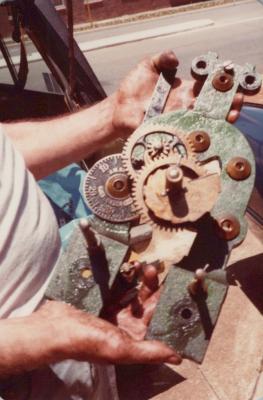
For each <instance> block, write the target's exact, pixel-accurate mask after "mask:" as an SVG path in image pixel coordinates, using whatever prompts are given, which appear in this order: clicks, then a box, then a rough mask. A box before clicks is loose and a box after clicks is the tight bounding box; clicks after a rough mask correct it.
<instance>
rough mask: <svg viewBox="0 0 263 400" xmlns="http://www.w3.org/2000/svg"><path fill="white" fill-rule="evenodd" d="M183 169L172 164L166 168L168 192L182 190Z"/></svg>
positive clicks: (172, 192) (173, 192)
mask: <svg viewBox="0 0 263 400" xmlns="http://www.w3.org/2000/svg"><path fill="white" fill-rule="evenodd" d="M183 177H184V174H183V171H182V169H181V168H180V167H179V166H177V165H172V166H171V167H169V168H168V169H167V170H166V174H165V178H166V182H165V187H166V193H169V194H171V195H172V194H175V193H178V192H180V191H181V190H182V185H183Z"/></svg>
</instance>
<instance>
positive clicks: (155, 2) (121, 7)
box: [0, 0, 200, 37]
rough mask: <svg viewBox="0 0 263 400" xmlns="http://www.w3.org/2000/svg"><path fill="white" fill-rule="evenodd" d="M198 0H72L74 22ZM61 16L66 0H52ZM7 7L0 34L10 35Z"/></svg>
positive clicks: (1, 13) (0, 14)
mask: <svg viewBox="0 0 263 400" xmlns="http://www.w3.org/2000/svg"><path fill="white" fill-rule="evenodd" d="M196 1H198V0H192V1H189V0H73V5H74V21H75V24H79V23H85V22H89V21H99V20H103V19H108V18H115V17H120V16H123V15H127V14H135V13H139V12H144V11H152V10H157V9H161V8H165V7H176V6H179V5H182V4H187V3H193V2H196ZM199 1H200V0H199ZM52 2H53V3H54V5H55V7H56V9H57V10H58V12H59V13H60V14H61V16H62V17H65V15H66V0H52ZM9 20H10V16H9V15H8V8H7V7H0V34H1V35H2V36H4V37H6V36H9V35H10V32H11V30H10V26H9V25H10V23H9Z"/></svg>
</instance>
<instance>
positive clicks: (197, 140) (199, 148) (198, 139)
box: [187, 131, 211, 153]
mask: <svg viewBox="0 0 263 400" xmlns="http://www.w3.org/2000/svg"><path fill="white" fill-rule="evenodd" d="M187 138H188V140H189V142H190V143H191V144H192V146H193V150H194V151H195V152H196V153H201V152H203V151H206V150H207V149H208V148H209V147H210V144H211V142H210V137H209V134H208V133H207V132H205V131H193V132H191V133H190V134H189V135H188V136H187Z"/></svg>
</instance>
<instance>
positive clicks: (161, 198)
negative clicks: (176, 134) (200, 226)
mask: <svg viewBox="0 0 263 400" xmlns="http://www.w3.org/2000/svg"><path fill="white" fill-rule="evenodd" d="M178 165H180V169H181V170H182V171H183V180H182V190H181V191H180V192H178V193H176V194H174V193H173V192H171V194H170V193H169V192H168V193H167V188H166V181H167V179H166V174H167V170H168V169H169V168H171V167H178ZM219 192H220V177H219V175H218V174H207V173H206V170H205V169H204V168H203V167H201V166H199V165H198V164H196V163H195V162H194V161H191V160H187V159H184V158H182V159H179V158H178V157H176V156H174V157H167V158H166V159H164V160H159V161H156V162H154V163H152V164H151V165H148V166H147V167H145V168H144V169H143V170H142V172H141V173H140V174H139V176H138V179H137V180H136V182H135V183H134V185H133V188H132V197H133V198H134V205H135V208H136V209H137V211H138V214H140V215H141V221H142V222H144V223H147V222H150V223H153V224H155V225H157V226H162V225H163V226H164V227H167V223H168V224H169V227H170V228H171V229H172V228H176V225H178V224H183V223H186V222H193V221H196V220H197V219H199V218H200V217H201V216H202V215H204V214H205V213H206V212H209V211H210V210H211V209H212V208H213V206H214V204H215V202H216V199H217V197H218V194H219Z"/></svg>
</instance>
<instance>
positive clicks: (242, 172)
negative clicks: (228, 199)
mask: <svg viewBox="0 0 263 400" xmlns="http://www.w3.org/2000/svg"><path fill="white" fill-rule="evenodd" d="M226 171H227V173H228V175H229V176H230V177H231V178H232V179H235V180H236V181H242V180H244V179H247V178H248V177H249V176H250V174H251V165H250V162H249V161H248V160H246V159H245V158H243V157H234V158H232V159H231V160H230V161H229V162H228V164H227V167H226Z"/></svg>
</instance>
